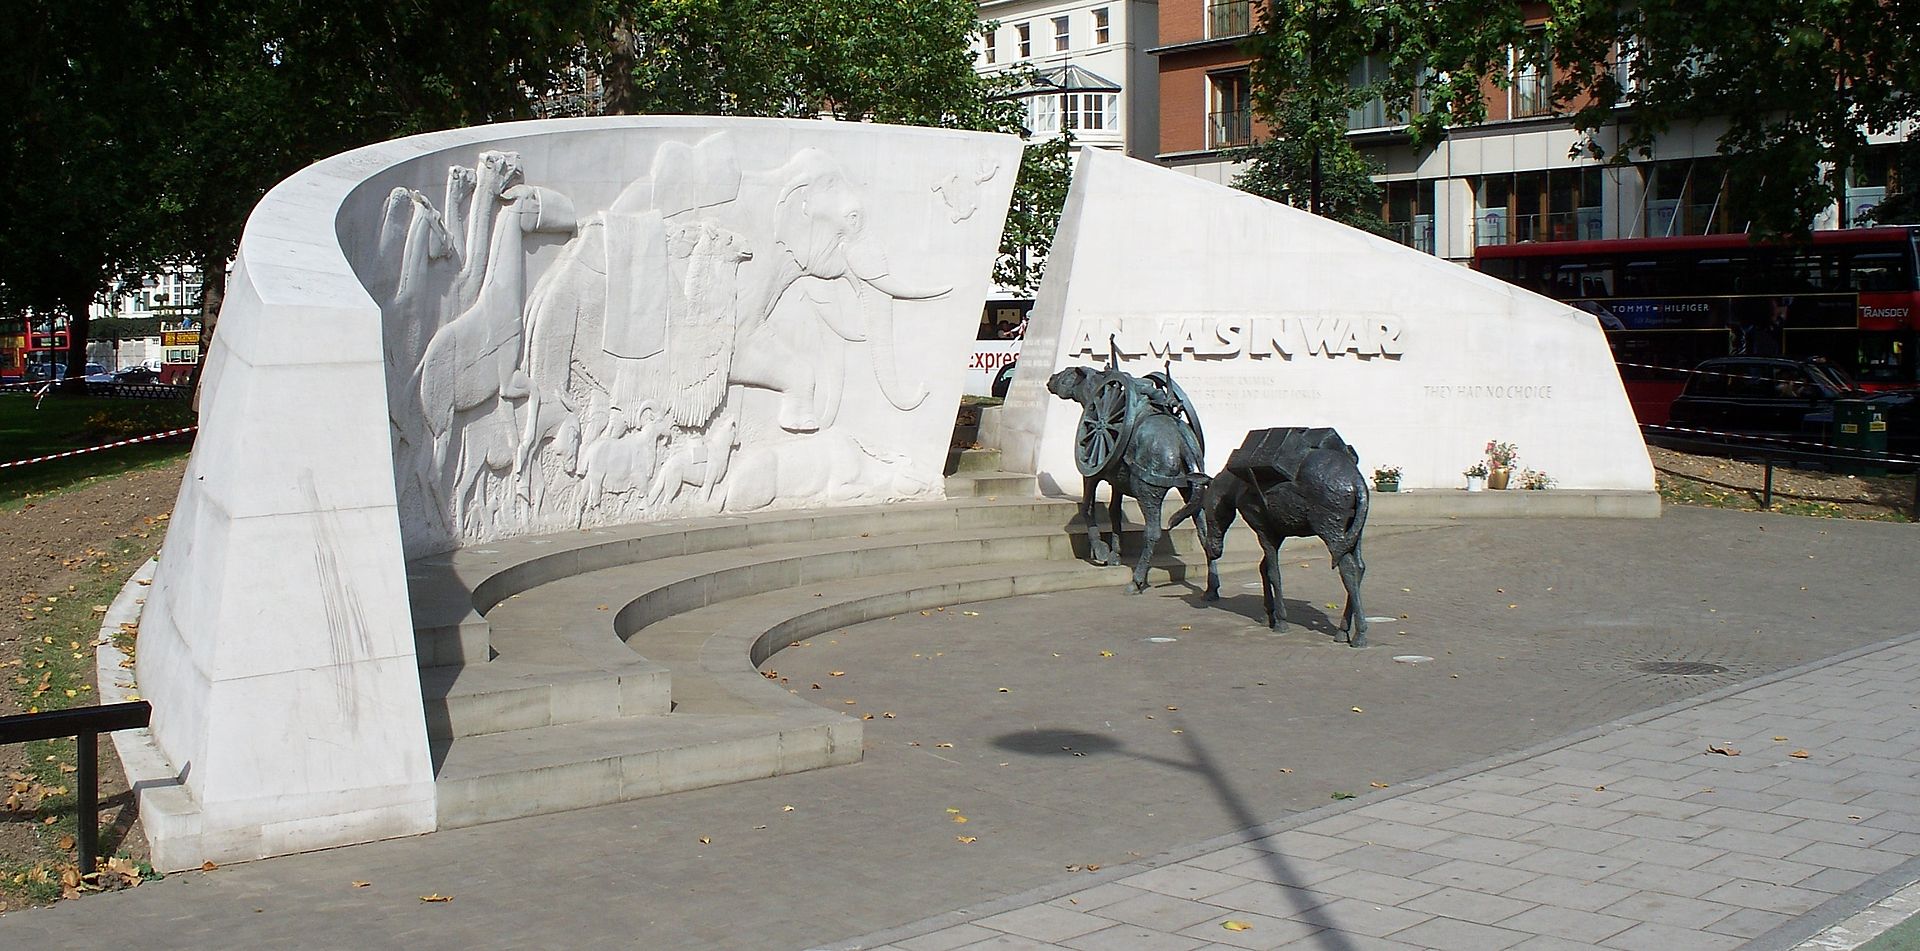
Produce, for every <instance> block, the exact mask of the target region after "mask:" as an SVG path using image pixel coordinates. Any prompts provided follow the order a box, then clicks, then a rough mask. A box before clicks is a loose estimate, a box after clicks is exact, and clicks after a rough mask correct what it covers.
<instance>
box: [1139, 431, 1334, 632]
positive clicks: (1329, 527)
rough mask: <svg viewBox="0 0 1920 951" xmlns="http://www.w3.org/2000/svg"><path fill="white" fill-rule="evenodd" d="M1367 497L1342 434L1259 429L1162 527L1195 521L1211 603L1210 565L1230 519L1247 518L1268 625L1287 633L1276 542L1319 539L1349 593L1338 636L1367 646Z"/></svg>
mask: <svg viewBox="0 0 1920 951" xmlns="http://www.w3.org/2000/svg"><path fill="white" fill-rule="evenodd" d="M1368 500H1369V496H1368V489H1367V480H1366V478H1365V477H1364V476H1362V475H1361V473H1360V465H1359V454H1358V453H1356V452H1355V451H1354V450H1353V447H1352V446H1349V445H1347V442H1346V440H1344V439H1342V438H1340V434H1339V432H1337V431H1335V430H1333V429H1328V428H1302V427H1287V428H1279V429H1257V430H1254V431H1252V432H1250V433H1248V434H1247V438H1246V441H1245V442H1243V443H1242V444H1241V445H1240V448H1239V449H1236V450H1234V452H1233V455H1232V456H1230V457H1228V459H1227V464H1226V466H1225V467H1224V468H1223V469H1221V471H1220V473H1219V474H1218V475H1216V476H1214V477H1213V478H1212V479H1210V480H1208V481H1207V482H1206V483H1205V485H1204V486H1203V487H1202V488H1201V490H1200V492H1199V493H1198V496H1197V497H1196V498H1192V499H1189V500H1188V502H1187V504H1186V505H1184V506H1182V507H1181V508H1180V509H1179V510H1178V511H1176V512H1174V513H1173V517H1172V519H1171V520H1170V521H1169V522H1168V523H1167V527H1168V528H1169V529H1171V528H1172V527H1173V526H1175V525H1178V524H1180V521H1181V520H1182V519H1185V518H1188V517H1191V518H1192V519H1193V520H1194V525H1195V526H1196V527H1197V528H1199V530H1200V539H1201V544H1202V545H1203V547H1205V548H1206V552H1207V591H1206V599H1207V600H1209V601H1216V600H1219V597H1220V581H1219V573H1218V572H1217V571H1216V570H1215V568H1214V562H1215V561H1217V560H1218V559H1219V558H1220V554H1221V552H1222V551H1223V550H1224V548H1225V547H1226V533H1227V528H1228V527H1229V526H1231V525H1232V524H1233V519H1234V516H1235V515H1236V514H1237V515H1239V517H1240V518H1242V519H1245V520H1246V523H1247V525H1248V526H1249V527H1251V528H1252V529H1253V532H1254V534H1255V535H1256V536H1258V537H1259V539H1260V548H1261V551H1262V555H1261V558H1260V596H1261V599H1262V601H1263V602H1264V603H1265V605H1266V614H1267V618H1266V620H1267V627H1268V628H1269V629H1272V630H1278V631H1284V630H1286V628H1287V606H1286V602H1285V601H1284V600H1282V598H1281V593H1280V592H1281V589H1280V544H1281V543H1282V542H1284V541H1285V540H1287V539H1289V538H1295V537H1301V538H1304V537H1306V536H1309V535H1317V536H1319V537H1320V540H1321V541H1323V542H1325V543H1326V546H1327V555H1328V556H1329V558H1330V559H1331V562H1332V567H1334V568H1337V569H1339V571H1340V581H1341V583H1342V584H1344V585H1345V586H1346V589H1347V609H1346V613H1345V614H1344V615H1343V616H1342V618H1341V622H1340V628H1341V631H1342V632H1343V633H1344V634H1345V635H1346V640H1347V643H1348V644H1349V645H1350V646H1353V647H1365V646H1367V618H1366V615H1365V614H1364V613H1363V612H1362V611H1361V608H1360V581H1361V579H1362V578H1364V577H1365V576H1366V573H1367V563H1366V561H1365V560H1364V559H1363V558H1362V557H1361V554H1360V536H1361V533H1362V532H1363V531H1364V530H1365V529H1366V526H1367V504H1368Z"/></svg>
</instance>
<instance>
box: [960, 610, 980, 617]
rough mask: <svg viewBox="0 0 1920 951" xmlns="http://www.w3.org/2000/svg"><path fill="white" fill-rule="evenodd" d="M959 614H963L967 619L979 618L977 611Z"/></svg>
mask: <svg viewBox="0 0 1920 951" xmlns="http://www.w3.org/2000/svg"><path fill="white" fill-rule="evenodd" d="M960 613H961V614H964V615H966V616H967V617H979V616H980V612H978V611H962V612H960Z"/></svg>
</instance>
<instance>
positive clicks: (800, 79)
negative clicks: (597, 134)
mask: <svg viewBox="0 0 1920 951" xmlns="http://www.w3.org/2000/svg"><path fill="white" fill-rule="evenodd" d="M596 15H597V17H598V20H597V22H596V23H595V24H593V25H591V26H589V27H587V28H586V30H585V33H586V35H587V36H588V37H589V41H588V43H589V49H588V50H587V58H586V64H585V65H586V66H587V68H588V69H589V70H591V71H592V72H594V73H596V74H597V75H599V76H600V77H601V78H602V80H603V81H604V82H605V85H606V102H605V111H606V112H609V113H614V114H629V113H636V114H637V113H687V114H701V115H742V116H787V117H791V118H812V117H817V116H830V117H833V118H837V119H857V120H864V121H873V122H891V123H899V124H903V125H930V126H942V127H947V128H965V129H987V130H994V131H1010V130H1012V129H1013V128H1017V121H1018V113H1017V110H1016V109H1014V108H1013V107H1012V106H1011V104H1009V103H1005V102H1002V101H997V100H996V99H994V97H993V93H994V92H995V89H996V87H995V85H994V83H993V82H992V81H991V80H989V79H987V78H984V77H981V76H980V75H979V74H978V73H976V72H975V71H974V69H973V45H972V44H973V40H974V38H975V37H976V36H977V35H978V34H979V32H980V28H981V27H980V23H979V21H978V16H979V7H978V6H977V5H976V4H972V3H965V2H960V0H678V2H664V0H605V2H604V3H603V4H602V6H601V7H600V9H599V11H598V12H597V14H596Z"/></svg>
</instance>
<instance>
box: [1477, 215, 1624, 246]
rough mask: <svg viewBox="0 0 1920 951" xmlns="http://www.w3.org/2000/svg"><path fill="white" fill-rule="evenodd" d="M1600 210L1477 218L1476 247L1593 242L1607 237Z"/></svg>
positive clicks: (1483, 216) (1480, 216)
mask: <svg viewBox="0 0 1920 951" xmlns="http://www.w3.org/2000/svg"><path fill="white" fill-rule="evenodd" d="M1603 236H1604V235H1603V223H1602V219H1601V216H1600V213H1599V211H1598V209H1592V210H1583V211H1558V212H1554V213H1552V214H1547V215H1508V214H1500V215H1475V216H1474V219H1473V244H1474V246H1475V247H1481V246H1484V245H1489V244H1528V243H1531V242H1536V241H1593V240H1596V239H1598V238H1601V237H1603Z"/></svg>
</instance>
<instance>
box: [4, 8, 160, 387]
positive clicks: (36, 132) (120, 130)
mask: <svg viewBox="0 0 1920 951" xmlns="http://www.w3.org/2000/svg"><path fill="white" fill-rule="evenodd" d="M26 7H27V9H23V10H17V11H15V12H14V14H12V15H11V16H10V17H9V19H10V21H11V22H12V23H13V28H14V29H15V31H16V33H15V36H14V38H13V42H12V44H10V45H11V47H12V48H11V49H10V51H9V53H8V55H7V56H6V57H0V97H3V98H4V99H5V100H6V101H7V102H8V103H9V104H10V105H12V106H13V107H14V108H15V109H16V115H15V119H14V121H13V123H12V124H11V125H10V127H9V133H8V135H7V136H6V139H5V141H0V179H3V180H5V181H6V182H7V184H8V187H9V188H10V189H12V193H13V194H14V196H15V198H14V200H13V201H11V202H9V207H8V210H7V219H8V220H7V225H6V227H5V228H0V313H6V314H8V315H16V314H22V313H24V314H29V315H31V316H32V317H33V318H34V319H36V320H40V321H45V320H49V319H51V318H53V317H54V316H55V315H61V314H63V315H65V317H66V318H67V328H68V330H69V333H70V341H71V345H72V349H71V350H70V351H69V353H68V358H67V368H68V379H69V381H70V383H71V385H72V386H73V387H76V388H78V387H82V386H84V383H83V381H82V378H83V377H84V376H85V375H86V341H87V324H88V308H89V307H90V306H91V305H92V304H93V302H94V300H95V299H96V298H98V297H99V296H100V294H101V292H102V291H103V290H104V289H105V288H106V287H107V286H108V285H109V284H111V283H112V282H113V281H114V280H115V279H117V278H119V277H121V276H123V275H126V274H129V273H133V272H136V271H139V270H141V269H142V268H143V267H144V265H145V264H146V263H147V261H148V259H149V250H148V249H147V248H146V247H145V244H144V235H145V233H146V231H147V229H148V228H149V227H150V226H151V223H152V220H153V218H152V208H151V204H150V203H149V202H148V200H147V197H148V196H147V186H148V179H147V177H146V176H145V175H144V174H143V172H142V170H141V168H140V163H141V161H142V160H143V159H144V158H145V157H147V156H148V155H149V154H150V153H151V150H152V148H153V144H154V142H155V139H156V136H157V134H158V132H159V127H158V125H157V123H156V121H155V120H156V119H158V116H157V115H155V114H154V113H153V111H152V109H151V104H150V103H149V102H147V101H145V100H144V98H143V97H142V96H141V95H140V90H141V89H142V88H143V84H144V78H145V77H146V76H147V75H150V74H151V72H152V70H153V69H154V68H155V64H156V56H157V51H156V50H155V49H154V48H153V47H152V46H151V45H150V44H148V43H145V42H143V41H142V38H140V37H139V36H129V35H128V34H127V33H126V31H124V30H123V29H122V23H123V20H124V18H125V17H126V16H127V15H129V14H132V15H136V16H137V15H139V11H140V10H141V9H142V7H141V6H140V5H139V4H134V5H132V6H131V7H129V6H128V5H127V4H124V3H107V2H99V0H62V2H57V3H56V2H49V0H26Z"/></svg>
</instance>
